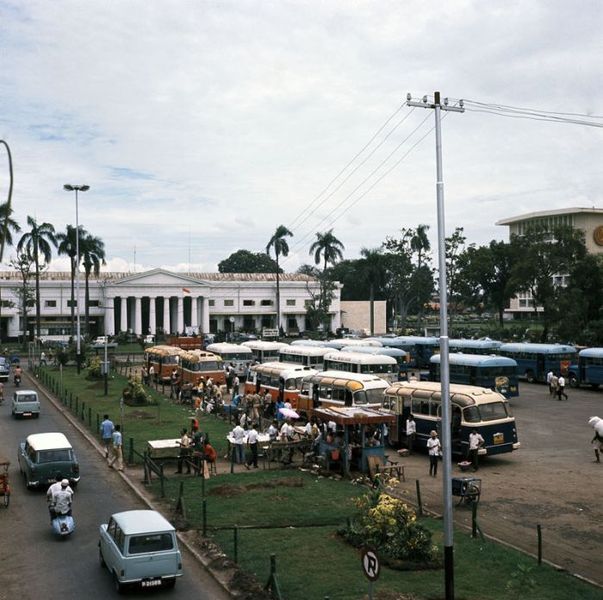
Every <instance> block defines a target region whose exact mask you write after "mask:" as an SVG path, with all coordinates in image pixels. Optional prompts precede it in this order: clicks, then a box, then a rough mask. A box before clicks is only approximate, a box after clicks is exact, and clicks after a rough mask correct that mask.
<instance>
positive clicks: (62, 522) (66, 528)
mask: <svg viewBox="0 0 603 600" xmlns="http://www.w3.org/2000/svg"><path fill="white" fill-rule="evenodd" d="M50 526H51V527H52V531H53V532H54V533H55V534H56V535H58V536H59V537H61V538H62V539H65V538H66V537H67V536H68V535H70V534H72V533H73V531H74V530H75V520H74V519H73V517H72V516H71V515H70V514H65V515H60V514H55V516H54V517H53V519H52V521H51V522H50Z"/></svg>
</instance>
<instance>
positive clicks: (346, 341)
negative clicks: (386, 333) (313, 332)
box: [324, 338, 383, 350]
mask: <svg viewBox="0 0 603 600" xmlns="http://www.w3.org/2000/svg"><path fill="white" fill-rule="evenodd" d="M324 345H325V347H327V348H335V350H341V349H342V348H344V347H345V346H375V347H381V346H383V344H382V343H381V342H378V341H377V340H372V339H369V338H339V339H335V340H328V341H326V342H324Z"/></svg>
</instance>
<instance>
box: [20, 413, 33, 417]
mask: <svg viewBox="0 0 603 600" xmlns="http://www.w3.org/2000/svg"><path fill="white" fill-rule="evenodd" d="M22 414H23V416H24V417H31V415H32V413H30V412H28V413H26V412H24V413H22Z"/></svg>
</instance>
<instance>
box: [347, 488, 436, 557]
mask: <svg viewBox="0 0 603 600" xmlns="http://www.w3.org/2000/svg"><path fill="white" fill-rule="evenodd" d="M356 506H357V507H358V508H359V509H360V514H359V516H358V517H357V518H356V519H354V520H353V521H352V522H351V524H350V526H349V527H347V528H346V529H344V530H342V531H341V532H340V533H341V534H342V535H343V537H344V538H345V539H346V540H347V541H348V542H350V543H351V544H352V545H354V546H365V545H369V546H374V547H376V548H378V549H379V552H380V553H381V554H382V555H383V556H384V557H386V558H389V559H393V560H398V561H409V562H415V563H431V562H433V561H434V560H435V558H436V555H437V547H436V546H434V545H433V544H432V542H431V532H430V531H428V530H427V529H426V528H425V527H423V526H422V525H419V524H418V523H417V516H416V514H415V511H414V510H413V509H412V508H411V507H410V506H408V505H407V504H405V503H404V502H402V500H398V499H397V498H393V497H392V496H390V495H389V494H385V493H380V492H372V493H370V494H365V495H364V496H360V497H359V498H357V499H356Z"/></svg>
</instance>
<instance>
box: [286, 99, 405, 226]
mask: <svg viewBox="0 0 603 600" xmlns="http://www.w3.org/2000/svg"><path fill="white" fill-rule="evenodd" d="M405 106H406V104H405V103H402V104H401V105H400V106H399V107H398V108H397V109H396V110H395V111H394V112H393V113H392V114H391V115H390V116H389V117H388V118H387V119H386V120H385V122H384V123H383V125H381V127H379V129H378V130H377V131H376V132H375V133H374V134H373V136H372V137H371V139H370V140H369V141H368V142H367V143H366V144H365V145H364V146H363V147H362V148H361V149H360V150H359V151H358V152H357V153H356V154H355V155H354V157H353V158H352V159H351V160H350V161H348V163H347V164H346V165H345V166H344V167H343V169H341V170H340V171H339V173H337V175H335V177H333V179H331V181H329V183H328V184H327V185H326V186H325V187H324V188H323V189H322V190H321V191H320V193H319V194H318V195H317V196H315V197H314V198H313V199H312V201H311V202H310V204H309V205H308V206H306V207H305V208H304V209H302V211H301V212H300V213H299V214H298V215H297V216H296V217H295V218H294V219H293V221H292V222H291V224H290V225H289V229H293V227H295V226H299V225H300V224H299V223H297V221H298V219H299V218H300V217H302V216H303V215H304V213H305V212H306V211H310V209H311V208H312V207H313V206H314V204H315V203H316V202H317V201H318V200H319V199H320V198H321V197H322V196H323V195H324V194H325V193H326V192H327V190H328V189H329V188H330V187H331V186H332V185H333V183H334V182H335V181H337V179H338V178H339V177H341V175H342V174H343V173H345V171H346V170H347V169H348V168H349V167H350V165H352V164H353V163H354V161H355V160H356V159H357V158H358V157H359V156H360V155H361V154H362V153H363V152H364V151H365V150H366V149H367V148H368V147H369V146H370V145H371V144H372V143H373V141H374V140H375V139H376V138H377V136H378V135H379V134H380V133H381V132H382V131H383V130H384V129H385V128H386V127H387V124H388V123H389V122H390V121H391V120H392V119H393V118H394V117H395V116H396V115H397V114H398V113H399V112H400V111H401V110H402V109H403V108H404V107H405ZM411 112H412V111H410V112H409V114H410V113H411ZM407 117H408V115H407V116H406V117H404V119H402V121H400V122H399V123H398V124H397V125H396V126H395V127H394V128H393V129H392V130H391V131H390V133H388V135H387V136H386V138H385V139H387V137H389V136H390V135H391V134H392V133H393V132H394V131H395V130H396V129H397V128H398V127H399V126H400V125H401V123H403V122H404V120H405V119H406V118H407ZM382 143H383V142H382ZM312 212H314V211H313V210H312V211H311V212H310V214H312ZM303 222H305V220H304V221H302V223H303Z"/></svg>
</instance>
